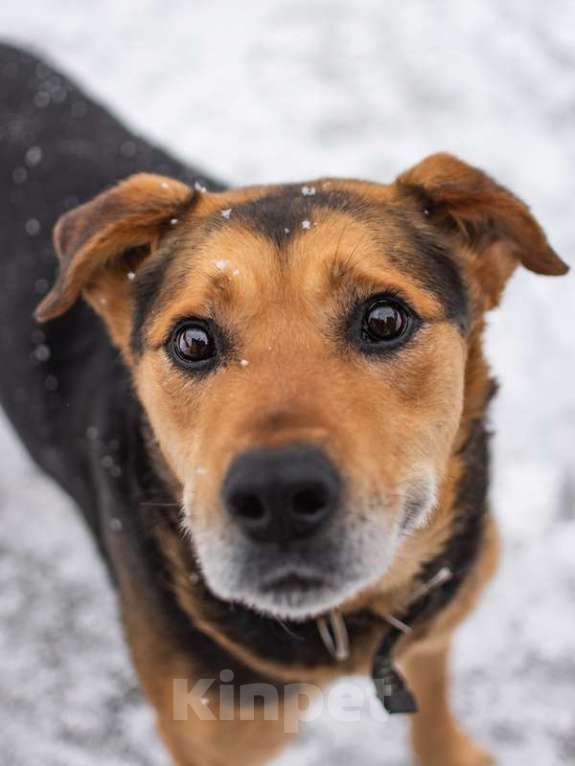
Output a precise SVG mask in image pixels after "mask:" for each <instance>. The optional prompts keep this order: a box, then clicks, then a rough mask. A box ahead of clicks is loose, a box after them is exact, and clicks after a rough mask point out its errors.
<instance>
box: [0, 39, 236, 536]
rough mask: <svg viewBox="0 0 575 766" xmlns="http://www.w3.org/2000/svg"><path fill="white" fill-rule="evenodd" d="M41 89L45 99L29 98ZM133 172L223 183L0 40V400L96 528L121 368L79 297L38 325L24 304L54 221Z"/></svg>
mask: <svg viewBox="0 0 575 766" xmlns="http://www.w3.org/2000/svg"><path fill="white" fill-rule="evenodd" d="M38 94H47V95H46V96H45V97H44V98H43V99H39V97H38ZM50 94H52V100H51V101H50V103H48V104H47V105H46V106H38V105H37V104H38V103H40V104H45V102H46V99H47V98H49V97H50ZM54 98H55V99H56V100H54ZM139 171H150V172H155V173H162V174H165V175H170V176H173V177H175V178H179V179H182V180H183V181H185V182H187V183H191V184H193V183H194V181H198V182H201V183H202V184H206V185H207V186H209V187H210V188H221V186H220V185H219V184H217V183H215V182H212V181H209V180H208V179H206V177H205V176H204V175H203V174H201V173H200V172H198V171H196V170H194V169H192V168H187V167H185V166H184V165H182V164H181V163H179V162H177V161H176V160H174V159H173V158H171V157H170V156H169V155H168V154H167V153H165V152H164V151H162V150H160V149H158V148H157V147H154V146H151V145H150V144H149V143H147V142H146V141H144V140H143V139H141V138H139V137H138V136H135V135H133V134H131V133H130V132H128V131H127V130H126V129H125V128H124V127H123V126H122V125H121V124H120V123H119V122H118V121H117V120H116V119H114V118H113V117H111V116H110V114H109V113H108V112H107V111H106V110H105V109H103V108H102V107H101V106H99V105H98V104H97V103H95V102H94V101H92V100H91V99H89V98H87V97H86V96H85V94H83V93H82V92H81V91H80V90H79V89H78V88H77V87H76V86H75V85H74V84H73V83H71V82H70V81H69V80H67V79H66V78H64V77H63V76H62V75H61V74H60V73H58V72H55V71H54V70H52V69H51V68H50V67H49V66H47V65H46V64H45V63H44V62H42V61H41V60H39V59H37V58H35V57H34V56H32V55H29V54H28V53H25V52H23V51H21V50H18V49H15V48H12V47H10V46H7V45H0V179H1V183H2V191H1V193H0V199H2V203H1V219H2V223H1V225H0V254H1V257H0V320H1V327H0V349H1V352H2V357H3V359H4V364H3V365H2V373H1V374H0V395H1V401H2V405H3V407H4V410H5V412H6V413H7V414H8V417H9V418H10V420H11V421H12V423H13V425H14V427H15V429H16V431H17V432H18V434H19V435H20V438H21V439H22V440H23V441H24V443H25V445H26V447H27V448H28V450H29V451H30V453H31V454H32V456H33V457H34V459H35V461H36V462H37V463H38V465H39V466H40V467H41V468H42V469H43V470H44V471H46V472H47V473H48V474H50V475H51V476H52V477H53V478H54V479H56V481H57V482H58V483H59V484H61V485H62V486H63V487H64V488H65V489H66V491H67V492H68V493H69V494H70V495H71V496H72V497H73V498H74V499H75V500H76V502H77V503H78V505H79V507H80V508H81V509H82V511H83V513H84V515H85V516H86V519H87V521H88V523H89V524H90V526H91V527H92V528H93V529H94V531H95V532H96V533H97V534H98V536H99V537H101V536H100V533H99V528H100V526H101V523H102V522H101V518H100V510H99V508H98V495H99V492H98V487H99V485H100V484H101V481H102V473H103V472H104V473H105V472H106V468H105V466H106V465H107V464H109V465H108V473H110V469H111V473H112V475H113V474H114V473H115V471H114V470H113V466H112V465H111V461H110V460H108V461H106V460H104V467H103V466H102V464H101V462H100V464H98V458H99V459H100V461H101V460H102V459H103V458H105V457H106V454H107V453H110V457H111V458H114V449H116V450H117V449H118V448H119V447H118V446H117V444H116V442H117V439H118V436H119V434H118V431H119V430H120V428H119V423H118V420H117V414H114V415H112V413H111V412H110V403H111V402H116V403H117V404H118V405H119V407H120V408H122V409H123V408H124V406H125V403H126V401H127V399H129V398H131V395H130V393H129V385H128V383H127V374H126V372H125V370H124V367H123V365H121V364H120V363H119V361H118V354H117V352H116V351H115V350H114V349H113V347H112V345H111V343H110V341H109V339H108V336H107V334H106V332H105V330H104V328H103V326H102V324H101V323H100V322H99V321H95V318H94V314H93V312H92V311H91V309H89V308H88V307H87V305H85V304H84V303H83V302H80V303H78V304H77V305H76V306H75V307H74V308H73V309H72V311H71V312H70V313H69V314H68V315H67V316H65V317H63V318H60V319H56V320H55V321H52V322H50V323H48V324H46V325H44V326H42V327H40V326H39V325H38V324H36V322H35V320H34V319H33V313H34V309H35V307H36V305H37V304H38V302H39V300H40V299H41V298H42V296H43V294H44V293H46V292H47V291H48V289H49V287H50V286H51V285H52V283H53V281H54V278H55V272H56V268H57V261H56V258H55V257H54V250H53V246H52V236H51V234H52V227H53V225H54V223H55V221H56V220H57V218H58V217H59V216H60V215H61V214H62V213H64V212H65V211H66V210H67V209H69V208H70V207H74V206H75V205H77V204H79V203H81V202H85V201H87V200H88V199H90V198H91V197H93V196H94V195H96V194H98V193H99V192H101V191H102V190H103V189H105V188H107V187H109V186H111V185H112V184H114V183H115V182H116V181H118V180H120V179H122V178H125V177H126V176H128V175H130V174H131V173H134V172H139ZM38 228H39V230H38ZM37 230H38V231H37ZM112 392H113V393H112ZM90 437H91V438H90ZM108 437H109V441H111V446H110V444H109V443H108V444H107V443H106V439H107V438H108ZM95 444H98V445H99V447H100V449H99V450H95V449H94V447H95ZM98 452H99V453H100V454H97V453H98ZM115 464H119V461H116V462H115Z"/></svg>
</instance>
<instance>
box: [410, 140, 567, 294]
mask: <svg viewBox="0 0 575 766" xmlns="http://www.w3.org/2000/svg"><path fill="white" fill-rule="evenodd" d="M396 185H397V188H398V189H399V190H400V191H401V192H406V193H408V194H411V196H412V197H415V198H417V199H418V200H419V203H420V205H421V208H422V211H423V212H424V213H425V215H426V216H427V217H428V219H429V221H430V222H431V223H433V224H435V225H437V226H439V227H440V228H441V229H442V230H443V231H444V232H446V233H448V234H449V235H450V236H451V237H452V238H454V239H455V240H456V241H457V242H458V243H459V244H462V245H465V246H466V248H465V250H466V251H467V254H468V256H469V257H470V266H471V271H472V273H473V274H474V276H475V279H476V281H477V283H478V286H479V288H480V290H481V292H482V294H483V296H484V299H485V302H486V308H492V307H493V306H496V305H497V304H498V302H499V299H500V297H501V293H502V291H503V288H504V286H505V283H506V282H507V279H508V278H509V277H510V276H511V273H512V272H513V270H514V269H515V267H516V266H517V264H518V263H522V264H523V266H525V267H526V268H528V269H530V270H531V271H534V272H536V273H537V274H549V275H560V274H565V273H566V272H567V271H568V270H569V268H568V266H567V265H566V264H565V263H564V262H563V261H562V260H561V258H559V256H558V255H557V254H556V253H555V252H554V250H553V249H552V248H551V246H550V245H549V243H548V242H547V238H546V236H545V233H544V232H543V229H542V228H541V226H540V225H539V224H538V223H537V221H536V220H535V218H534V217H533V215H532V214H531V213H530V211H529V208H528V207H527V205H525V203H523V202H522V201H521V200H520V199H518V198H517V197H516V196H515V195H513V194H512V193H511V192H510V191H508V190H507V189H505V188H504V187H503V186H500V185H499V184H497V183H496V182H495V181H494V180H493V179H492V178H490V177H489V176H488V175H487V174H486V173H484V172H483V171H482V170H479V169H478V168H475V167H472V166H471V165H467V164H466V163H465V162H462V161H461V160H459V159H457V158H456V157H453V156H452V155H450V154H434V155H432V156H430V157H427V158H426V159H424V160H423V161H422V162H420V163H419V164H418V165H416V166H415V167H413V168H411V169H410V170H408V171H407V172H405V173H402V175H400V176H399V177H398V179H397V181H396Z"/></svg>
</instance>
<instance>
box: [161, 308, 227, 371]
mask: <svg viewBox="0 0 575 766" xmlns="http://www.w3.org/2000/svg"><path fill="white" fill-rule="evenodd" d="M168 351H169V352H170V354H171V356H172V358H173V359H174V361H176V362H177V363H178V364H180V365H181V366H183V367H186V368H190V369H197V370H201V369H205V368H206V367H209V366H210V365H211V364H212V363H213V361H214V360H215V358H216V356H217V345H216V340H215V337H214V334H213V332H212V331H211V330H210V328H209V326H208V325H207V323H205V322H202V321H200V320H190V321H188V322H184V323H183V324H180V325H178V326H177V327H176V328H175V329H174V331H173V333H172V336H171V338H170V340H169V342H168Z"/></svg>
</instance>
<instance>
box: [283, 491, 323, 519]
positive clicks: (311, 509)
mask: <svg viewBox="0 0 575 766" xmlns="http://www.w3.org/2000/svg"><path fill="white" fill-rule="evenodd" d="M328 503H329V497H328V493H327V490H326V489H325V487H321V486H309V487H302V488H301V489H299V490H298V491H297V492H295V493H294V494H293V496H292V513H293V514H294V515H295V516H298V517H300V518H303V519H305V518H308V519H311V518H313V517H314V516H317V515H318V514H320V513H323V511H324V509H325V507H326V506H327V505H328Z"/></svg>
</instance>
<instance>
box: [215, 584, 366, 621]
mask: <svg viewBox="0 0 575 766" xmlns="http://www.w3.org/2000/svg"><path fill="white" fill-rule="evenodd" d="M208 586H209V587H210V588H211V589H212V590H213V591H214V593H216V595H218V596H219V597H220V598H222V599H224V600H225V601H230V602H234V603H238V604H241V605H242V606H245V607H247V608H248V609H251V610H252V611H254V612H257V613H259V614H262V615H266V616H268V617H275V618H276V619H279V620H294V621H299V622H301V621H303V620H309V619H313V618H316V617H319V616H320V615H322V614H325V613H326V612H330V611H331V610H332V609H337V608H340V607H342V606H343V604H344V603H345V602H346V601H348V600H349V599H351V598H352V597H353V596H355V595H357V593H358V592H359V591H360V590H362V588H357V589H354V588H351V587H350V588H345V589H331V588H328V587H323V588H321V587H319V588H317V590H314V591H311V592H306V593H302V592H298V591H297V590H294V591H293V592H290V593H285V592H282V593H281V594H278V593H275V592H274V591H269V592H254V593H243V594H241V593H237V592H236V593H233V592H228V593H226V592H224V591H222V592H220V593H218V592H217V590H216V589H214V588H212V586H211V585H210V583H209V581H208Z"/></svg>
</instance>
